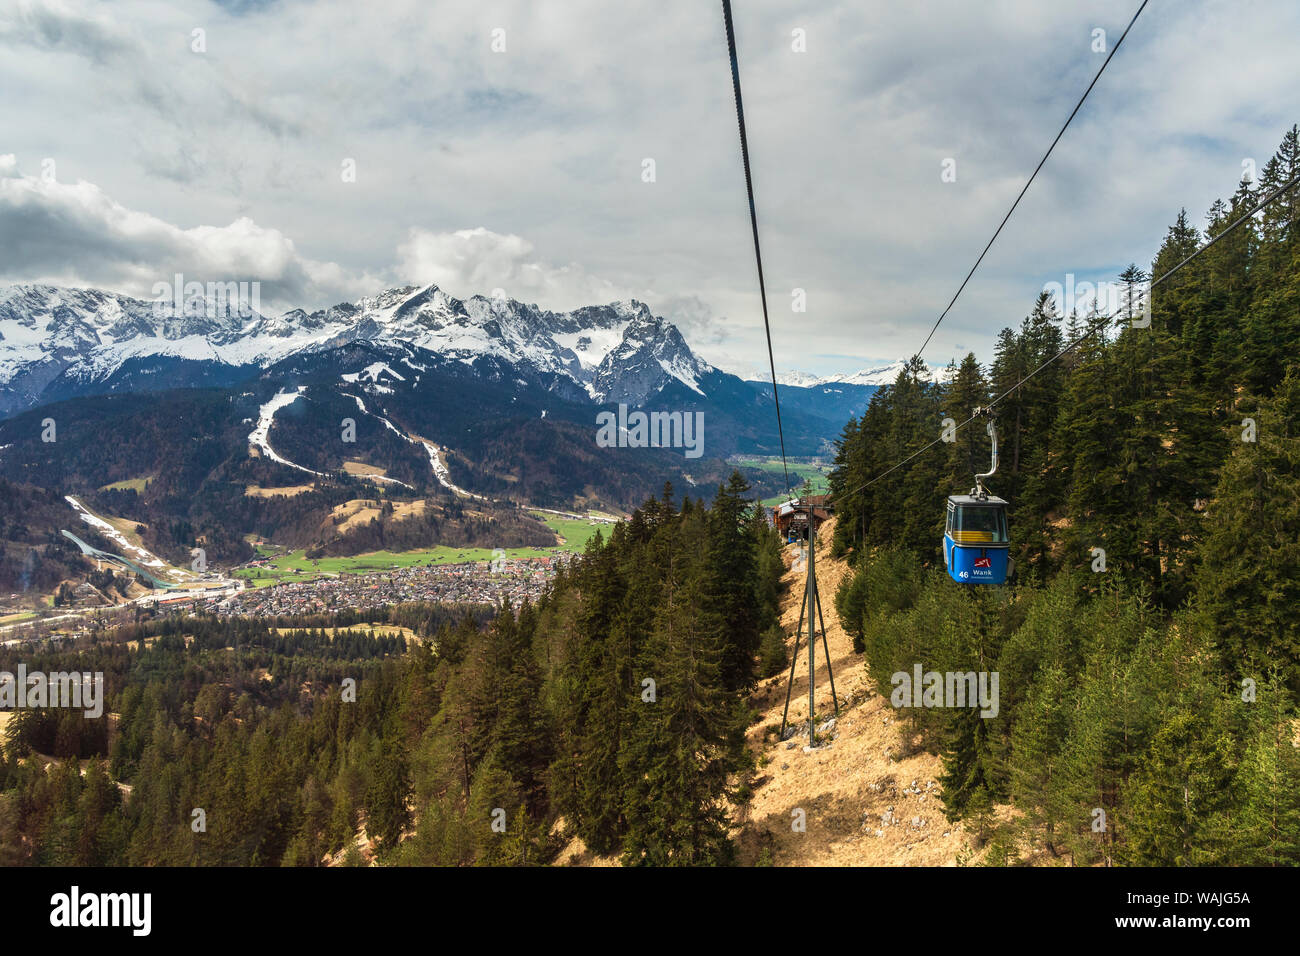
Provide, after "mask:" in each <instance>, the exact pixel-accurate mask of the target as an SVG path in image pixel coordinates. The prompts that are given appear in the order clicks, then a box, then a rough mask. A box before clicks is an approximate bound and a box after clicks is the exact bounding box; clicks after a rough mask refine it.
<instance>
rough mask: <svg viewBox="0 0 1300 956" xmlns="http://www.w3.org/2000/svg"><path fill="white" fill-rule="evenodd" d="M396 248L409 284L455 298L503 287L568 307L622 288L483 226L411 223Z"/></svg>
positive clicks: (515, 295)
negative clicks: (438, 228) (433, 228)
mask: <svg viewBox="0 0 1300 956" xmlns="http://www.w3.org/2000/svg"><path fill="white" fill-rule="evenodd" d="M397 252H398V263H399V265H398V270H399V273H400V275H401V276H402V278H403V280H404V281H406V282H408V283H410V284H414V285H425V284H427V283H429V282H432V283H433V284H434V285H436V286H438V288H440V289H443V290H445V291H447V292H449V293H451V294H452V295H454V296H457V297H459V298H468V297H469V296H471V295H488V294H490V293H491V292H492V290H493V289H502V290H504V292H505V294H506V296H507V297H508V298H511V299H518V300H519V301H521V302H539V303H541V304H542V305H543V306H544V307H546V308H551V309H556V310H568V309H574V308H577V307H579V306H583V305H592V304H594V303H601V302H609V301H613V300H614V299H618V298H622V297H624V295H625V294H626V290H623V289H619V288H618V287H616V286H614V285H613V284H612V283H610V282H607V281H605V280H604V279H600V278H598V277H596V276H593V275H590V274H589V273H587V272H586V270H584V269H583V268H582V267H581V266H580V265H577V264H570V265H564V266H556V265H551V264H550V263H547V262H544V261H542V260H541V259H539V258H538V257H537V255H536V252H535V250H534V248H533V244H532V243H531V242H529V241H528V240H527V239H524V238H521V237H520V236H516V235H513V234H510V235H501V234H500V233H496V232H492V231H491V230H489V229H485V228H483V227H482V226H479V227H477V228H474V229H458V230H456V231H454V232H430V231H429V230H427V229H420V228H413V229H411V231H410V234H409V235H408V236H407V238H406V241H405V242H403V243H402V244H401V245H400V246H399V247H398V250H397Z"/></svg>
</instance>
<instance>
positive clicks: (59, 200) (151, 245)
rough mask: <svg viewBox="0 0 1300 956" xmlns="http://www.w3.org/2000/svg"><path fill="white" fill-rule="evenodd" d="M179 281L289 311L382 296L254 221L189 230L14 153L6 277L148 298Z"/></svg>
mask: <svg viewBox="0 0 1300 956" xmlns="http://www.w3.org/2000/svg"><path fill="white" fill-rule="evenodd" d="M177 272H180V273H183V274H185V275H186V276H187V277H189V278H190V279H192V280H195V281H200V282H208V281H249V282H251V281H258V282H260V283H261V284H262V297H263V301H264V302H267V301H269V302H271V303H274V304H279V305H285V306H287V305H297V304H298V303H299V302H301V301H302V300H303V299H311V298H317V297H320V296H322V295H324V296H326V297H329V296H336V297H342V296H346V295H348V294H353V295H356V294H361V293H362V292H365V291H373V285H372V286H370V287H369V288H367V287H366V280H365V278H364V277H361V276H349V275H347V274H346V273H345V271H344V270H342V269H341V268H340V267H339V266H338V265H337V264H335V263H328V262H315V261H312V260H310V259H306V258H304V257H302V256H301V255H300V254H299V253H298V251H297V249H296V248H295V246H294V243H293V240H291V239H290V238H288V237H287V236H285V235H284V234H283V233H282V232H280V231H279V230H277V229H272V228H267V227H264V226H259V225H258V224H257V223H256V222H254V221H253V220H252V219H250V218H248V217H246V216H241V217H239V218H238V219H236V220H234V221H233V222H231V223H230V224H228V225H224V226H212V225H198V226H193V227H191V228H188V229H183V228H180V227H178V226H175V225H173V224H171V223H168V222H165V221H163V220H162V219H159V218H158V217H157V216H153V215H150V214H148V213H144V212H140V211H139V210H135V209H128V208H127V207H125V206H123V205H122V204H121V203H119V202H117V201H115V200H114V199H113V198H112V197H110V196H108V195H107V194H106V193H105V192H104V191H103V190H102V189H100V188H99V187H98V186H96V185H95V184H93V183H88V182H84V181H78V182H76V183H72V184H68V183H62V182H58V181H57V179H47V178H45V177H43V176H32V175H24V174H23V173H22V172H20V171H19V169H18V166H17V162H16V160H15V158H14V156H13V155H12V154H7V155H3V156H0V276H3V277H4V278H6V279H9V280H12V281H15V282H20V281H21V282H54V283H62V284H77V285H95V286H103V287H107V288H112V289H116V290H120V291H122V292H126V293H129V294H134V295H146V294H148V293H149V292H150V290H151V289H152V287H153V285H154V283H155V282H158V281H168V282H169V281H171V277H172V276H173V275H174V274H175V273H177Z"/></svg>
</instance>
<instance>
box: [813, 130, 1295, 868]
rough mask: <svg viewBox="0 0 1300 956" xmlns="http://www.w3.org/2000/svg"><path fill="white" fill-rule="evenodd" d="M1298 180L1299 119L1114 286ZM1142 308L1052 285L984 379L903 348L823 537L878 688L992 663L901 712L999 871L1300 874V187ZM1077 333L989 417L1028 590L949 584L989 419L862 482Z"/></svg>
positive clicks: (1165, 263)
mask: <svg viewBox="0 0 1300 956" xmlns="http://www.w3.org/2000/svg"><path fill="white" fill-rule="evenodd" d="M1298 173H1300V144H1298V142H1297V129H1296V128H1295V127H1293V128H1292V129H1291V130H1290V131H1289V132H1288V133H1287V134H1286V135H1285V137H1284V138H1283V141H1282V144H1281V146H1280V148H1279V150H1278V152H1277V154H1276V155H1275V156H1274V157H1273V158H1272V159H1271V160H1270V161H1269V162H1268V163H1267V164H1266V165H1265V166H1264V167H1263V169H1262V171H1261V175H1260V177H1259V181H1258V182H1255V183H1252V182H1250V181H1248V180H1243V181H1242V182H1241V183H1240V184H1239V185H1238V188H1237V190H1236V192H1235V193H1234V194H1233V196H1232V197H1231V199H1229V200H1227V201H1218V202H1216V203H1214V205H1213V206H1212V207H1211V208H1210V210H1209V213H1208V215H1207V225H1206V227H1205V230H1204V232H1203V233H1201V232H1198V230H1197V229H1196V228H1194V226H1193V225H1192V224H1191V221H1190V220H1189V217H1188V216H1187V214H1186V212H1185V211H1184V212H1181V213H1180V214H1179V215H1178V217H1177V219H1176V221H1175V223H1174V224H1173V225H1172V226H1171V227H1170V228H1169V231H1168V234H1167V235H1166V237H1165V239H1164V241H1163V243H1162V245H1161V247H1160V249H1159V252H1158V253H1157V255H1156V256H1155V259H1154V261H1153V262H1152V263H1151V266H1150V269H1149V270H1142V269H1139V268H1138V267H1136V266H1131V267H1129V269H1127V270H1125V272H1124V273H1123V274H1121V275H1120V276H1119V277H1118V281H1119V283H1121V284H1122V285H1123V286H1124V287H1125V288H1128V287H1130V286H1133V287H1135V286H1137V284H1138V283H1140V282H1141V281H1142V280H1144V279H1147V278H1149V277H1151V276H1161V275H1163V274H1164V273H1166V272H1167V271H1168V270H1169V269H1170V268H1171V267H1173V266H1174V265H1176V264H1177V263H1179V262H1181V261H1182V260H1184V259H1186V258H1187V257H1188V256H1189V255H1191V253H1192V252H1194V251H1195V250H1196V249H1197V248H1198V246H1199V245H1200V244H1202V243H1204V242H1206V241H1207V240H1209V239H1212V238H1214V237H1215V236H1217V235H1219V233H1220V232H1221V231H1223V230H1224V229H1225V227H1226V226H1227V225H1228V224H1230V223H1231V222H1233V221H1234V220H1235V219H1237V218H1239V217H1240V216H1242V215H1243V214H1245V213H1247V212H1248V211H1249V210H1250V209H1251V208H1252V207H1254V206H1255V205H1256V204H1257V203H1258V202H1259V200H1260V199H1261V198H1262V197H1264V196H1266V195H1268V194H1269V193H1271V192H1273V191H1275V190H1277V189H1278V188H1279V187H1280V186H1282V185H1283V184H1284V183H1286V182H1288V181H1289V180H1291V179H1292V178H1294V177H1295V176H1296V175H1297V174H1298ZM1152 296H1153V297H1152V311H1151V324H1150V327H1148V328H1141V327H1134V325H1133V319H1134V318H1135V317H1136V316H1134V315H1132V314H1130V313H1129V312H1128V311H1122V313H1121V314H1120V315H1119V316H1117V317H1115V318H1114V320H1113V321H1108V316H1107V315H1106V314H1104V313H1102V312H1101V311H1099V310H1096V309H1093V310H1091V311H1090V312H1089V313H1088V314H1084V315H1080V314H1077V313H1072V314H1070V315H1068V316H1062V315H1061V314H1060V312H1059V310H1058V309H1057V308H1056V303H1055V302H1054V301H1053V299H1052V298H1051V297H1050V296H1048V295H1047V294H1046V293H1044V294H1042V295H1040V296H1039V297H1038V299H1037V301H1036V302H1034V304H1033V307H1032V309H1031V311H1030V314H1029V315H1028V316H1027V317H1026V318H1025V319H1024V321H1023V322H1022V323H1021V325H1020V327H1019V328H1018V329H1010V328H1009V329H1005V330H1004V331H1003V332H1002V333H1001V336H1000V338H999V340H998V345H997V350H996V354H995V356H994V358H993V361H992V363H991V365H990V366H988V367H987V368H985V367H984V366H982V365H981V364H980V363H979V362H978V361H977V360H976V358H975V356H974V355H967V356H966V357H965V358H964V360H962V361H961V362H960V363H954V364H953V365H952V367H950V369H949V371H950V378H949V380H948V381H947V382H945V383H944V384H937V383H934V382H932V381H930V380H928V378H927V377H926V376H925V375H924V374H923V371H922V370H923V366H922V365H921V364H920V362H919V361H914V362H913V363H912V365H911V367H910V368H909V369H906V370H905V371H904V372H903V373H901V374H900V376H899V378H898V380H897V381H896V382H895V383H894V384H893V385H891V386H889V387H887V388H884V389H882V390H881V391H880V392H878V393H877V394H876V395H875V396H873V401H872V403H871V405H870V407H869V408H868V409H867V411H866V412H865V413H864V414H863V415H862V416H861V417H860V418H859V419H856V420H854V421H851V422H850V423H849V424H848V426H847V427H846V428H845V430H844V433H843V435H842V437H841V440H840V442H839V448H838V454H837V458H836V470H835V472H834V474H833V476H832V479H831V493H832V495H833V496H834V498H835V501H836V506H837V514H838V522H837V527H836V531H835V549H836V551H837V553H839V554H841V555H844V556H846V557H847V558H848V559H849V560H850V561H851V562H852V563H853V564H854V565H855V566H856V568H857V573H856V575H855V576H854V577H853V578H852V579H851V580H849V581H848V582H847V583H846V584H845V586H844V587H843V588H842V589H841V591H840V593H839V595H838V596H837V606H838V608H839V610H840V613H841V618H842V619H843V620H844V621H845V622H846V626H848V627H849V628H850V629H851V630H852V631H853V633H854V634H855V638H856V640H857V641H858V643H859V645H860V646H861V647H862V648H863V649H864V650H865V653H866V660H867V663H868V667H869V669H870V673H871V675H872V678H873V680H874V682H875V683H876V685H877V687H878V688H879V689H880V690H881V692H882V693H884V694H886V695H888V694H889V692H890V690H891V686H890V676H891V674H892V673H894V672H895V671H909V672H910V671H911V670H912V668H913V666H914V665H915V664H917V663H920V664H921V665H922V666H923V667H924V668H925V669H926V670H936V671H940V672H943V671H968V670H971V669H974V670H977V671H997V672H999V674H1000V678H1001V697H1002V699H1001V707H1000V711H999V713H998V715H997V716H996V717H993V718H990V719H981V718H980V717H978V716H977V715H975V714H974V713H973V712H971V711H965V710H960V711H958V710H944V709H925V708H919V709H908V710H905V711H903V712H902V713H904V714H905V715H906V716H907V718H908V720H909V728H910V729H911V731H913V732H914V734H915V740H916V745H917V746H923V747H926V748H928V749H930V750H932V751H934V752H936V753H940V754H943V755H944V758H945V767H946V776H945V779H944V780H943V781H942V783H943V785H944V797H945V803H946V808H947V812H948V814H949V816H950V817H951V818H954V819H955V818H962V819H964V820H966V821H967V823H968V824H973V825H975V826H976V828H977V829H978V830H979V831H980V832H981V833H982V834H983V835H984V836H985V837H986V838H987V839H990V840H992V841H994V844H995V850H996V852H994V853H993V854H992V855H991V856H990V857H989V859H990V860H993V861H999V862H1000V861H1014V860H1016V859H1019V858H1021V857H1022V856H1024V855H1026V854H1028V853H1030V852H1032V850H1031V848H1032V847H1036V846H1037V847H1045V848H1046V851H1047V854H1048V859H1049V860H1066V861H1070V862H1075V863H1094V862H1105V863H1130V864H1177V865H1188V864H1205V863H1227V864H1233V863H1245V864H1281V863H1285V864H1296V863H1300V750H1297V748H1296V741H1297V739H1300V723H1298V722H1297V713H1296V702H1297V699H1298V698H1297V694H1298V693H1300V625H1297V622H1296V617H1295V614H1296V609H1297V607H1300V426H1298V425H1297V421H1300V419H1298V417H1297V416H1298V415H1300V189H1297V188H1296V187H1291V188H1290V189H1288V190H1287V191H1286V192H1284V193H1283V194H1282V196H1281V197H1280V198H1279V199H1278V200H1277V201H1275V202H1274V203H1272V204H1271V205H1270V206H1268V207H1266V208H1265V210H1264V211H1263V212H1262V213H1260V214H1259V215H1258V216H1257V217H1256V218H1255V220H1254V221H1253V222H1250V223H1248V224H1247V225H1246V226H1244V227H1242V228H1239V229H1237V230H1235V231H1234V232H1232V233H1231V234H1229V235H1226V236H1225V237H1224V238H1223V240H1222V241H1221V242H1217V243H1216V244H1214V245H1213V246H1211V247H1210V248H1208V249H1207V250H1206V251H1205V252H1204V253H1203V254H1202V255H1200V256H1199V257H1197V258H1196V259H1195V260H1194V261H1192V262H1191V263H1190V264H1189V265H1188V266H1187V267H1186V268H1185V269H1183V270H1181V271H1180V272H1178V273H1176V274H1175V275H1174V276H1172V277H1171V278H1170V279H1169V281H1168V282H1165V283H1162V284H1161V285H1160V286H1159V287H1157V288H1156V289H1154V290H1153V291H1152ZM1126 301H1131V300H1126ZM1139 325H1140V323H1139ZM1090 329H1091V330H1092V331H1093V334H1092V335H1089V336H1087V337H1086V338H1084V340H1083V341H1082V343H1081V344H1080V345H1079V346H1078V347H1077V348H1075V349H1071V350H1069V351H1067V352H1066V353H1065V354H1064V355H1063V356H1062V357H1061V358H1060V359H1059V360H1058V361H1056V362H1053V363H1051V364H1048V365H1047V366H1046V367H1045V368H1044V369H1043V370H1042V372H1041V373H1039V374H1037V375H1034V376H1033V377H1031V378H1029V380H1028V381H1027V382H1026V383H1025V384H1024V385H1023V386H1022V387H1020V388H1019V389H1017V390H1016V391H1014V392H1012V393H1011V394H1010V395H1008V396H1007V397H1006V398H1005V399H1003V400H1001V401H999V402H998V403H997V404H996V407H995V412H996V416H997V423H998V427H999V431H1000V433H1001V438H1002V448H1001V452H1002V455H1001V463H1000V465H999V468H998V471H997V474H996V475H995V476H994V477H993V478H992V479H990V481H989V485H990V487H991V488H992V490H993V491H994V493H996V494H997V495H999V496H1001V497H1004V498H1006V499H1007V500H1008V501H1009V502H1010V506H1009V509H1008V511H1009V516H1010V525H1011V538H1012V555H1013V557H1014V558H1015V560H1016V562H1017V565H1018V570H1017V577H1016V579H1015V580H1013V581H1012V582H1011V583H1010V584H1009V585H1008V586H1007V587H1005V588H981V589H974V590H972V589H971V588H969V587H963V586H961V585H958V584H955V583H954V582H952V581H951V580H949V579H948V577H947V576H946V574H945V573H944V570H943V564H942V556H941V553H940V550H939V543H940V541H941V539H942V536H943V522H944V497H945V496H946V495H949V494H964V493H966V491H967V490H968V489H969V488H970V487H971V485H972V484H973V480H972V474H973V473H974V472H976V471H985V470H987V468H988V461H989V440H988V437H987V436H986V435H985V433H984V429H983V426H982V423H980V424H975V425H972V426H969V427H967V428H966V429H964V430H961V431H958V432H957V434H956V436H955V437H956V440H955V441H952V442H941V443H939V444H938V445H937V446H936V447H935V448H933V449H931V450H930V451H928V452H926V453H924V454H921V455H918V456H917V457H916V458H915V459H914V460H912V461H910V462H908V463H907V464H905V465H903V466H902V467H900V468H898V469H897V470H895V471H892V472H890V473H888V474H886V475H884V477H882V478H879V480H875V481H874V482H873V483H871V484H870V486H869V488H867V489H866V490H865V491H864V490H859V489H860V487H861V486H862V485H864V484H866V483H867V482H868V481H871V480H872V479H873V478H875V477H876V476H877V475H880V474H882V473H884V472H885V471H886V470H887V469H888V468H890V467H891V466H893V465H894V464H895V463H897V462H898V461H899V460H901V459H903V458H905V457H906V456H907V455H908V454H910V453H911V452H913V451H915V450H916V449H918V448H920V447H922V446H924V445H926V444H928V443H930V442H932V441H934V439H936V438H937V437H939V435H940V432H941V430H942V429H943V428H944V420H945V419H949V420H951V422H961V421H963V420H965V419H967V418H968V417H969V416H970V414H971V412H972V410H973V409H974V408H976V407H977V406H987V405H988V404H989V402H990V400H991V399H993V398H995V397H997V396H1000V395H1002V394H1003V393H1004V392H1006V391H1007V390H1008V389H1010V388H1012V386H1014V385H1015V384H1016V383H1017V382H1020V381H1021V380H1022V379H1025V378H1026V376H1028V375H1030V373H1031V372H1033V371H1034V370H1035V369H1038V368H1039V367H1040V366H1043V365H1044V363H1046V362H1048V360H1049V359H1051V358H1052V357H1053V356H1055V355H1057V354H1058V353H1060V352H1061V351H1062V350H1063V348H1064V347H1065V345H1066V344H1067V343H1069V342H1071V341H1074V340H1075V339H1076V338H1078V337H1079V336H1080V335H1082V334H1083V333H1085V332H1087V331H1089V330H1090ZM1008 803H1010V804H1013V805H1014V807H1015V809H1016V811H1017V813H1015V814H1013V815H1012V816H1011V817H1010V818H1007V817H1006V815H1001V816H999V815H997V814H995V813H994V808H995V807H996V806H998V805H1003V804H1008ZM999 821H1001V822H999Z"/></svg>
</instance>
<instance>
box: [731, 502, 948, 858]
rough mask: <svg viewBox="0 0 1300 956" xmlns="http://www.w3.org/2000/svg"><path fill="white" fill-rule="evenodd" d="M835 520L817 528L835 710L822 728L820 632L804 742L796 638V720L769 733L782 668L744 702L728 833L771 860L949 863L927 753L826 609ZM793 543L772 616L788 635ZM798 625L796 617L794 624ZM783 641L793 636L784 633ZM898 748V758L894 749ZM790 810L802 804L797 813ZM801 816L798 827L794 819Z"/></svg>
mask: <svg viewBox="0 0 1300 956" xmlns="http://www.w3.org/2000/svg"><path fill="white" fill-rule="evenodd" d="M833 530H834V519H831V521H830V522H828V523H827V524H826V525H824V526H823V528H822V530H821V532H820V533H819V534H818V539H817V543H818V547H817V560H816V567H817V584H818V588H819V590H820V591H821V603H822V614H823V616H824V618H825V621H826V631H827V634H826V637H827V644H828V645H829V648H830V657H831V668H832V670H833V673H834V677H835V689H836V691H837V692H838V694H839V698H840V711H839V716H838V718H836V719H835V722H834V725H833V726H827V725H826V721H827V719H828V718H830V717H832V715H833V707H832V703H831V682H830V676H831V675H830V672H828V671H827V668H826V659H825V658H826V655H825V653H824V651H823V648H822V642H821V638H820V634H819V637H818V641H817V654H816V658H815V665H816V670H815V674H814V676H815V686H814V694H815V708H816V711H815V713H816V723H817V725H818V728H819V736H820V737H821V738H823V742H822V743H821V744H820V745H819V746H818V747H816V748H815V749H813V750H811V751H809V750H808V749H807V747H808V724H807V720H808V652H807V646H806V645H807V640H806V637H805V638H804V639H803V640H801V641H800V646H799V656H798V660H797V662H796V664H795V679H794V689H793V694H792V696H791V700H790V718H789V720H790V723H791V724H794V725H795V726H796V727H799V728H800V730H801V731H802V732H801V733H796V734H795V735H794V736H792V737H790V738H789V739H788V740H785V741H781V740H779V739H777V733H778V731H779V728H780V726H781V711H782V708H783V707H784V704H785V692H786V682H787V678H788V675H789V671H787V672H786V673H785V674H782V675H781V676H779V677H775V678H771V679H769V680H766V681H764V682H763V683H762V684H761V685H760V686H759V688H758V689H757V690H756V691H755V693H754V697H753V702H754V705H755V707H756V708H757V710H758V711H759V714H760V719H759V720H758V722H757V723H755V725H754V726H753V727H751V728H750V731H749V741H750V745H751V746H752V747H753V748H754V750H755V752H756V753H757V754H758V757H759V774H758V781H757V786H756V787H755V792H754V798H753V800H752V802H751V803H750V805H749V806H748V807H747V808H746V809H745V810H743V811H742V816H741V826H740V828H739V832H738V834H737V838H738V843H739V847H740V860H739V862H741V863H742V864H746V865H762V864H769V863H770V864H771V865H774V866H949V865H954V864H955V863H956V860H957V855H958V853H961V852H963V851H967V852H969V851H970V848H969V838H968V836H967V834H966V833H965V831H964V830H963V829H962V827H961V826H960V825H953V824H950V823H948V821H947V820H946V819H945V818H944V815H943V805H942V802H941V800H940V798H939V794H940V790H939V784H938V776H939V773H940V771H941V769H942V768H941V762H940V760H939V758H938V757H937V756H934V755H932V754H928V753H924V752H920V753H915V754H912V755H910V756H903V757H901V758H900V757H899V755H901V754H908V753H909V752H910V751H911V750H912V748H910V747H909V746H908V745H907V741H906V740H905V739H904V735H903V733H902V732H901V728H900V724H899V722H898V720H897V716H896V712H895V710H894V708H893V707H892V706H890V703H889V701H888V699H886V698H884V697H881V696H880V695H879V694H876V693H875V692H874V691H873V690H872V689H871V687H870V686H869V683H868V679H867V671H866V662H865V660H864V658H863V656H862V655H861V654H857V653H854V651H853V641H852V638H850V637H849V636H848V635H847V634H846V633H845V632H844V628H843V627H842V626H841V625H840V620H839V616H838V615H837V614H836V612H835V602H834V597H835V591H836V589H837V588H838V587H839V585H840V582H841V581H842V580H843V579H844V578H845V576H846V575H848V574H849V573H850V571H849V568H848V567H847V566H846V565H845V564H844V562H842V561H835V560H832V559H831V556H830V548H829V546H830V539H831V532H832V531H833ZM795 552H796V549H795V548H794V547H790V548H788V549H787V557H786V562H787V570H786V574H785V580H786V583H787V584H788V585H789V587H788V589H787V591H786V595H785V598H784V600H783V602H782V613H781V624H782V627H783V628H784V629H785V631H786V633H787V634H793V632H794V629H795V625H796V623H797V622H798V619H799V607H800V601H801V599H802V597H803V591H804V578H805V574H806V572H805V571H804V570H803V568H802V567H801V568H800V569H799V570H798V571H795V570H792V569H791V568H790V564H791V563H792V561H793V558H794V555H795ZM804 631H805V634H806V632H807V622H805V623H804ZM786 645H787V649H788V650H791V649H793V645H794V640H793V638H790V639H788V640H787V642H786ZM896 758H897V759H896ZM796 811H803V812H802V814H799V813H797V812H796ZM799 822H803V823H804V827H803V828H802V829H800V828H799V827H798V823H799Z"/></svg>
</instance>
